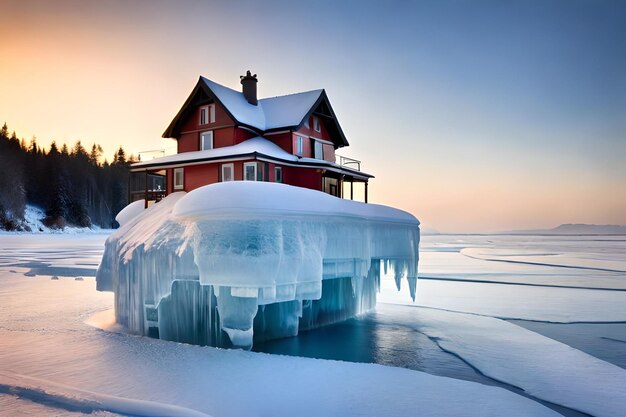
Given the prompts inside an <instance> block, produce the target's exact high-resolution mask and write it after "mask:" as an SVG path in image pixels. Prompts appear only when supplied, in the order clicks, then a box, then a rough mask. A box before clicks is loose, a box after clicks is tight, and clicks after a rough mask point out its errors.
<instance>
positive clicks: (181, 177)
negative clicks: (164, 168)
mask: <svg viewBox="0 0 626 417" xmlns="http://www.w3.org/2000/svg"><path fill="white" fill-rule="evenodd" d="M184 185H185V169H184V168H174V189H175V190H182V189H183V187H184Z"/></svg>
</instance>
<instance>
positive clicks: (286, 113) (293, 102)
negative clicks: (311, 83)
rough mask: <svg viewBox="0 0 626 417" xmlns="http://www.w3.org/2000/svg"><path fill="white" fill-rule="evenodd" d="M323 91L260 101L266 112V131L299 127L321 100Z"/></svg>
mask: <svg viewBox="0 0 626 417" xmlns="http://www.w3.org/2000/svg"><path fill="white" fill-rule="evenodd" d="M322 91H323V90H313V91H307V92H304V93H296V94H289V95H286V96H279V97H271V98H264V99H261V100H259V104H260V105H261V106H262V107H263V111H264V112H265V129H275V128H279V127H284V126H298V125H299V124H300V122H302V119H304V117H305V116H306V114H307V113H308V112H309V110H311V107H313V105H314V104H315V102H316V101H317V99H319V97H320V95H321V94H322Z"/></svg>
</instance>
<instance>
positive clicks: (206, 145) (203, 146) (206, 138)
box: [200, 130, 213, 151]
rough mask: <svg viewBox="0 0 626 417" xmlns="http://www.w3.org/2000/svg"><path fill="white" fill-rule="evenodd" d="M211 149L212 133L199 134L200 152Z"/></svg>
mask: <svg viewBox="0 0 626 417" xmlns="http://www.w3.org/2000/svg"><path fill="white" fill-rule="evenodd" d="M207 149H213V131H212V130H209V131H208V132H202V133H201V134H200V150H201V151H204V150H207Z"/></svg>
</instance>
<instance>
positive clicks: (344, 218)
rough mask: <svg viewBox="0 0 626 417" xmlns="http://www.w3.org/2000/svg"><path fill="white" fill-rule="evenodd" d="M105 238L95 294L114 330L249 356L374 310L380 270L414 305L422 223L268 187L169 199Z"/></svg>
mask: <svg viewBox="0 0 626 417" xmlns="http://www.w3.org/2000/svg"><path fill="white" fill-rule="evenodd" d="M131 217H132V216H131V215H128V216H127V215H123V216H119V218H120V219H121V220H122V221H121V223H122V224H121V227H120V228H119V229H118V230H117V231H115V232H114V233H113V234H112V235H111V236H110V237H109V238H108V240H107V242H106V248H105V252H104V256H103V259H102V263H101V265H100V267H99V269H98V273H97V283H98V290H100V291H113V292H114V293H115V314H116V318H117V321H118V322H119V323H121V324H123V325H125V326H126V327H128V328H129V329H130V330H131V331H134V332H137V333H140V334H144V335H152V336H158V337H160V338H162V339H167V340H174V341H181V342H188V343H195V344H203V345H213V346H236V347H242V348H250V347H251V346H252V343H253V340H267V339H273V338H279V337H286V336H294V335H297V334H298V331H299V330H306V329H311V328H314V327H318V326H322V325H325V324H330V323H334V322H337V321H340V320H344V319H347V318H349V317H353V316H355V315H357V314H359V313H362V312H365V311H367V310H369V309H371V308H373V307H374V306H375V304H376V292H377V290H378V288H379V284H380V265H381V261H383V262H384V265H385V268H387V266H391V267H392V268H393V270H394V273H395V276H396V282H397V283H398V285H399V284H400V280H401V278H402V277H405V278H407V280H408V283H409V287H410V289H411V294H412V296H413V297H415V287H416V279H417V264H418V244H419V221H418V220H417V219H416V218H415V217H413V216H412V215H410V214H409V213H406V212H404V211H401V210H397V209H394V208H391V207H385V206H380V205H375V204H363V203H359V202H354V201H349V200H342V199H339V198H336V197H332V196H330V195H327V194H324V193H322V192H319V191H313V190H309V189H305V188H300V187H292V186H288V185H283V184H276V183H266V182H246V181H235V182H224V183H217V184H212V185H207V186H204V187H201V188H198V189H196V190H194V191H191V192H189V193H188V194H185V193H182V192H180V193H174V194H171V195H170V196H168V197H166V198H165V199H164V200H162V201H161V202H159V203H158V204H155V205H153V206H152V207H150V208H148V209H147V210H144V211H143V212H141V214H139V215H137V216H136V217H134V218H131Z"/></svg>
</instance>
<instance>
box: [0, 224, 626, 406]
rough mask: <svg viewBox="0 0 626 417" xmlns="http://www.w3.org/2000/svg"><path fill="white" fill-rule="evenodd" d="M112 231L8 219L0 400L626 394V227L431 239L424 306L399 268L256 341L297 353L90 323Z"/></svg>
mask: <svg viewBox="0 0 626 417" xmlns="http://www.w3.org/2000/svg"><path fill="white" fill-rule="evenodd" d="M105 238H106V235H104V234H86V235H70V236H68V235H40V236H33V235H15V234H0V410H11V411H10V413H11V414H8V415H68V416H73V415H81V414H85V413H92V412H94V413H97V415H115V414H114V413H121V414H124V415H157V414H159V413H161V414H163V413H164V414H165V415H215V416H222V415H224V416H226V415H229V416H230V415H232V416H236V415H293V414H294V413H297V414H300V415H413V414H414V413H415V410H422V411H421V415H468V413H469V415H558V414H563V415H607V416H609V415H622V414H623V410H625V409H626V370H625V367H626V237H624V236H610V237H607V236H587V237H581V236H489V235H460V236H452V235H435V236H424V237H423V240H422V243H421V248H420V258H421V259H420V272H419V275H420V280H419V282H418V290H417V300H416V302H415V303H413V302H411V299H410V297H409V295H408V289H407V288H402V291H401V292H399V293H398V292H397V291H396V289H395V283H394V282H393V279H386V280H384V281H383V285H382V287H383V288H382V290H381V294H380V297H379V301H380V302H382V303H381V304H380V305H379V307H378V308H377V310H376V311H375V312H372V313H370V314H367V315H364V316H362V317H359V318H357V319H353V320H349V321H347V322H345V323H340V324H337V325H334V326H329V327H325V328H322V329H318V330H314V331H310V332H306V333H302V334H301V335H300V336H299V337H297V338H292V339H283V340H279V341H274V342H269V343H266V344H264V345H260V346H256V347H255V350H257V351H262V352H269V353H274V354H281V355H292V356H293V357H291V358H289V357H286V356H280V355H265V354H260V353H251V352H241V351H223V350H220V349H213V348H206V347H205V348H202V347H196V346H188V345H181V344H177V343H171V342H164V341H160V340H153V339H147V338H142V337H136V336H131V335H128V334H126V333H124V332H123V330H122V329H117V328H116V327H115V326H113V327H111V329H110V330H109V331H102V330H100V329H98V328H96V327H93V326H91V325H87V324H85V321H91V322H93V321H100V323H99V324H98V326H99V327H107V325H106V323H105V324H103V322H106V321H107V317H110V314H109V313H108V311H109V310H110V309H111V307H112V305H113V300H112V295H111V294H106V293H104V294H103V293H97V292H96V291H95V289H94V288H95V285H94V282H93V278H92V277H93V276H94V275H95V269H96V268H97V265H98V263H99V260H100V256H101V254H102V245H103V241H104V239H105ZM54 276H56V277H58V278H59V279H58V280H57V279H52V277H54ZM76 277H81V278H82V280H81V279H79V280H76ZM94 317H95V318H94ZM299 357H308V358H317V359H334V360H339V361H344V362H335V361H328V360H313V359H305V358H299ZM346 362H357V363H355V364H349V363H346ZM372 363H373V364H380V365H386V366H384V367H380V366H377V365H372ZM431 375H435V377H433V376H431ZM441 377H445V378H441ZM451 378H454V379H451ZM298 381H306V382H298ZM365 392H366V393H367V394H364V393H365ZM338 393H340V394H341V395H339V396H337V395H338ZM285 396H287V398H286V397H285ZM240 398H245V399H246V400H245V401H241V400H239V399H240ZM392 398H393V400H392ZM442 399H445V400H442ZM98 404H100V405H98ZM546 406H549V407H550V408H546ZM150 407H152V408H150ZM167 407H179V408H174V409H172V408H169V409H167ZM472 407H474V408H472ZM146 410H148V411H150V410H151V411H150V412H151V413H152V414H150V412H148V411H146ZM164 410H165V411H164ZM302 410H306V411H302ZM471 410H474V411H473V412H472V411H471ZM193 413H202V414H193ZM514 413H517V414H514Z"/></svg>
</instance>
